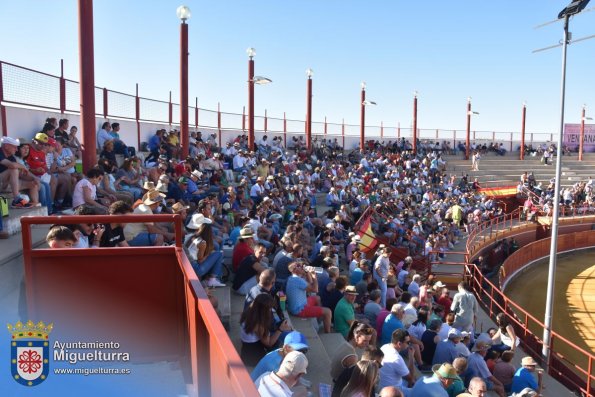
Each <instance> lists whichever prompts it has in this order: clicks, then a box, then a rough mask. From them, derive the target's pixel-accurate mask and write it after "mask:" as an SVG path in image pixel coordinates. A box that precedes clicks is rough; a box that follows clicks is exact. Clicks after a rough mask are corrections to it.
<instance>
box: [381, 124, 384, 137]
mask: <svg viewBox="0 0 595 397" xmlns="http://www.w3.org/2000/svg"><path fill="white" fill-rule="evenodd" d="M380 139H384V121H381V122H380Z"/></svg>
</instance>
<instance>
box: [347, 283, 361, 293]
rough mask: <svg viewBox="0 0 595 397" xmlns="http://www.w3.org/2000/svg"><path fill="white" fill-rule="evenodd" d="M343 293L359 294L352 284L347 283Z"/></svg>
mask: <svg viewBox="0 0 595 397" xmlns="http://www.w3.org/2000/svg"><path fill="white" fill-rule="evenodd" d="M345 293H346V294H350V295H359V294H358V292H357V290H356V289H355V286H354V285H348V286H347V287H345Z"/></svg>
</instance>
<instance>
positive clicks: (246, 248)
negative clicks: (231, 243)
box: [231, 241, 254, 272]
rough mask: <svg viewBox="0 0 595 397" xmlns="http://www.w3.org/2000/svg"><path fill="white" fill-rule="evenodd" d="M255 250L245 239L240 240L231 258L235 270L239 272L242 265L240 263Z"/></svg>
mask: <svg viewBox="0 0 595 397" xmlns="http://www.w3.org/2000/svg"><path fill="white" fill-rule="evenodd" d="M253 253H254V250H253V249H252V248H251V247H250V245H249V244H248V243H246V242H244V241H238V243H237V244H236V246H235V248H234V249H233V255H232V258H231V265H232V267H233V271H234V272H237V271H238V268H239V267H240V263H242V261H243V260H244V259H245V258H246V257H248V256H249V255H252V254H253Z"/></svg>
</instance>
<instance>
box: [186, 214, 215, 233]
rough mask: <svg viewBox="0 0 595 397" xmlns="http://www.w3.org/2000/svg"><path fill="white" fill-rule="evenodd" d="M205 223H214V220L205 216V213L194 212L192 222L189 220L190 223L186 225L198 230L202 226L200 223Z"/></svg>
mask: <svg viewBox="0 0 595 397" xmlns="http://www.w3.org/2000/svg"><path fill="white" fill-rule="evenodd" d="M205 223H206V224H207V225H209V224H211V223H213V221H212V220H210V219H209V218H207V217H206V216H204V215H203V214H194V215H192V218H191V219H190V222H188V225H187V226H186V227H187V228H188V229H193V230H196V229H198V228H199V227H200V225H202V224H205Z"/></svg>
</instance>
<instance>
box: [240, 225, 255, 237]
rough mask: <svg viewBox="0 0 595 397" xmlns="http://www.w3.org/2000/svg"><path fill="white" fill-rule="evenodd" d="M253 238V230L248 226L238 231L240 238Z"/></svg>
mask: <svg viewBox="0 0 595 397" xmlns="http://www.w3.org/2000/svg"><path fill="white" fill-rule="evenodd" d="M253 237H254V230H252V228H251V227H250V226H244V227H243V228H242V230H240V238H253Z"/></svg>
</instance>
